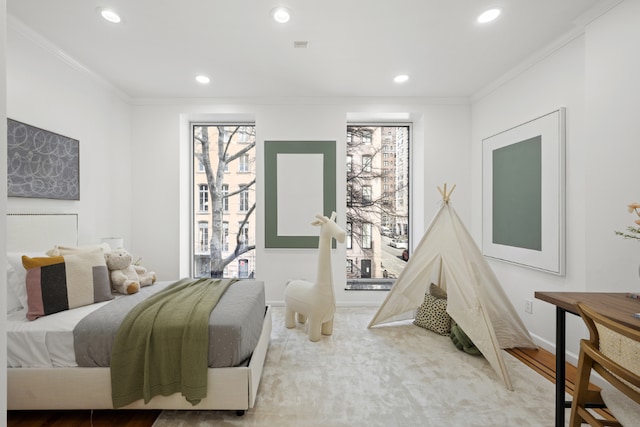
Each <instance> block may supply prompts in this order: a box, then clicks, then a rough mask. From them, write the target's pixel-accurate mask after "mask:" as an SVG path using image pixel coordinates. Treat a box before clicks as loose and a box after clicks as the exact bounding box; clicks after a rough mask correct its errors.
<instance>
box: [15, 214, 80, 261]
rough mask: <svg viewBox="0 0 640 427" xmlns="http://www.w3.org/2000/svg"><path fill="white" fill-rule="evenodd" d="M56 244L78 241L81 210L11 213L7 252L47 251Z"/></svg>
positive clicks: (74, 244) (74, 243)
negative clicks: (77, 211)
mask: <svg viewBox="0 0 640 427" xmlns="http://www.w3.org/2000/svg"><path fill="white" fill-rule="evenodd" d="M55 245H64V246H77V245H78V214H76V213H53V214H49V213H9V214H7V252H19V251H24V252H37V251H42V252H44V251H45V250H47V249H50V248H52V247H53V246H55Z"/></svg>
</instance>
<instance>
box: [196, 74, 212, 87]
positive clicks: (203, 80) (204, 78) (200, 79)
mask: <svg viewBox="0 0 640 427" xmlns="http://www.w3.org/2000/svg"><path fill="white" fill-rule="evenodd" d="M196 81H197V82H198V83H200V84H203V85H206V84H207V83H209V82H210V81H211V79H210V78H209V77H207V76H204V75H202V74H201V75H199V76H196Z"/></svg>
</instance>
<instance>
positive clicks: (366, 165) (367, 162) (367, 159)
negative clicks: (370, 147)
mask: <svg viewBox="0 0 640 427" xmlns="http://www.w3.org/2000/svg"><path fill="white" fill-rule="evenodd" d="M362 172H371V156H362Z"/></svg>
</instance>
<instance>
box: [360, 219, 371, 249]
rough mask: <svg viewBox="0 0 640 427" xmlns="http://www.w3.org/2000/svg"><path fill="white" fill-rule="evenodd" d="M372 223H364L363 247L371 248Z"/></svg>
mask: <svg viewBox="0 0 640 427" xmlns="http://www.w3.org/2000/svg"><path fill="white" fill-rule="evenodd" d="M371 228H372V227H371V224H368V223H367V224H362V249H371Z"/></svg>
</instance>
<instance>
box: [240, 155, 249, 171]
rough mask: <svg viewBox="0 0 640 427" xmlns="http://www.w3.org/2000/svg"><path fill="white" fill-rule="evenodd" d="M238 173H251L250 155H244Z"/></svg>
mask: <svg viewBox="0 0 640 427" xmlns="http://www.w3.org/2000/svg"><path fill="white" fill-rule="evenodd" d="M238 172H242V173H246V172H249V155H248V154H243V155H242V156H240V158H239V159H238Z"/></svg>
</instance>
